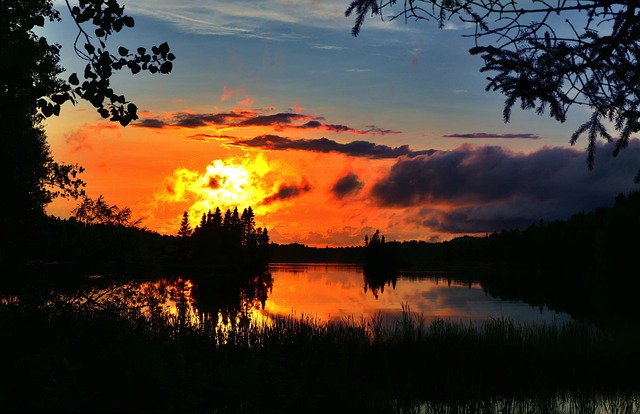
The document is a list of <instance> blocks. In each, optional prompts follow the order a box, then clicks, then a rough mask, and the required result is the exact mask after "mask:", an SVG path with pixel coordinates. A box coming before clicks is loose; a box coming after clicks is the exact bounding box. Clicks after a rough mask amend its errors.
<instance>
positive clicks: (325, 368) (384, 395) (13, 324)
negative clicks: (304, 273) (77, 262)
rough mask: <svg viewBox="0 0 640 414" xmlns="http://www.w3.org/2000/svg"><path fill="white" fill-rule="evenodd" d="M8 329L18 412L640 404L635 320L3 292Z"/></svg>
mask: <svg viewBox="0 0 640 414" xmlns="http://www.w3.org/2000/svg"><path fill="white" fill-rule="evenodd" d="M0 330H1V331H2V332H3V336H4V339H3V341H2V343H1V344H0V347H1V348H2V350H1V352H0V355H1V356H0V358H1V361H0V364H1V365H2V367H3V369H2V371H3V374H2V382H3V384H2V387H1V389H2V391H1V392H0V406H1V407H3V408H4V409H9V410H22V411H43V410H46V411H82V412H158V413H160V412H209V413H211V412H243V413H244V412H247V413H250V412H260V413H262V412H265V413H266V412H274V413H275V412H278V413H283V412H285V413H286V412H335V410H336V409H337V408H341V409H342V410H343V411H342V412H367V413H372V412H374V413H375V412H411V410H413V409H417V408H418V407H422V408H423V409H425V410H431V411H427V412H438V411H439V410H445V411H444V412H453V411H451V410H452V409H454V408H452V407H457V408H455V410H458V412H475V411H477V409H479V408H480V407H484V408H483V410H484V411H483V412H563V411H559V410H556V411H548V409H549V408H550V407H553V406H557V407H559V408H560V407H563V405H562V404H565V405H564V406H567V405H566V401H569V402H570V403H571V404H577V405H575V406H573V408H576V407H578V408H579V407H582V406H584V407H587V408H588V407H594V406H596V405H598V404H600V405H611V404H615V405H616V406H620V407H621V408H625V407H626V408H625V409H627V410H632V411H625V412H637V411H633V410H637V409H638V396H639V395H640V394H639V393H640V381H638V380H637V373H638V372H640V355H639V353H638V349H640V328H638V326H636V325H632V326H626V327H617V328H615V329H614V328H611V329H608V330H598V329H595V328H593V327H592V326H589V325H586V324H577V323H574V324H568V325H544V326H527V325H518V324H515V323H513V322H510V321H506V320H496V321H491V322H489V323H487V324H486V325H483V326H476V327H472V326H469V325H461V324H453V323H447V322H443V321H436V322H434V323H433V324H428V325H427V324H424V323H423V322H422V321H421V319H420V317H419V315H416V314H412V313H411V312H409V310H408V309H406V311H405V313H404V315H403V318H402V319H401V320H398V321H396V323H395V324H394V325H392V326H386V325H383V324H382V322H381V321H380V320H376V319H375V318H374V319H373V320H370V321H340V322H334V323H318V322H316V321H313V320H309V319H306V320H299V319H293V318H279V319H274V320H273V321H272V324H271V325H266V324H260V325H254V324H252V323H251V322H249V321H235V322H234V323H231V324H227V325H224V326H223V325H216V324H215V323H214V321H211V320H208V321H203V320H197V319H195V320H189V319H185V318H179V317H171V316H169V315H167V314H160V313H157V314H155V315H151V316H150V317H145V316H141V314H140V310H139V309H135V310H124V309H120V310H117V311H116V310H113V309H111V310H102V311H101V310H94V311H86V310H84V311H78V310H77V309H74V308H73V307H72V306H65V305H62V304H53V303H50V304H40V305H38V306H27V305H25V304H20V303H19V302H18V301H17V300H16V301H11V300H5V302H4V303H3V304H2V305H1V306H0ZM563 401H565V403H563ZM420 404H422V405H420ZM505 406H509V407H512V410H511V411H504V407H505ZM447 407H449V408H447ZM514 407H521V409H522V410H524V411H514V409H513V408H514ZM545 407H546V408H545ZM538 408H540V409H543V410H542V411H540V410H538ZM344 410H346V411H344ZM460 410H462V411H460ZM468 410H472V411H468ZM492 410H493V411H492ZM545 410H546V411H545ZM570 412H579V411H575V410H573V409H572V411H570ZM583 412H589V411H583ZM591 412H592V411H591ZM621 412H622V411H621Z"/></svg>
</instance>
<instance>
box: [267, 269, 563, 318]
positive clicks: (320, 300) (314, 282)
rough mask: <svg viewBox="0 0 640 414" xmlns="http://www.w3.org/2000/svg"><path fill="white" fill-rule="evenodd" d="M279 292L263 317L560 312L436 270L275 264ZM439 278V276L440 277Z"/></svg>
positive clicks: (275, 285) (275, 288)
mask: <svg viewBox="0 0 640 414" xmlns="http://www.w3.org/2000/svg"><path fill="white" fill-rule="evenodd" d="M271 272H272V274H273V290H272V292H271V293H270V294H269V297H268V299H267V301H266V304H265V309H264V311H263V315H279V316H291V315H293V316H296V317H302V316H304V317H308V318H311V319H315V320H318V321H330V320H331V321H337V320H343V319H350V318H353V319H355V320H360V319H364V320H370V319H371V318H374V317H377V316H378V315H379V314H380V315H382V316H384V317H391V318H400V315H401V314H402V312H403V307H404V309H406V308H407V307H408V308H409V310H410V311H411V312H413V313H416V314H418V315H420V316H421V317H423V318H424V320H425V322H429V321H432V320H434V319H448V320H458V321H463V322H467V321H486V320H489V319H492V318H503V317H504V318H511V319H515V320H522V321H525V322H529V321H550V320H553V319H554V318H556V317H557V315H555V313H554V312H544V313H543V312H542V311H541V310H540V309H538V308H534V307H532V306H529V305H527V304H524V303H522V302H508V301H502V300H500V299H497V298H493V297H490V296H488V295H486V294H485V293H484V291H483V290H482V288H481V286H480V285H479V284H478V283H475V282H474V283H471V282H460V281H457V282H456V281H452V280H451V279H447V278H443V277H442V275H438V274H436V273H433V272H423V273H420V277H415V275H413V276H411V275H408V274H403V275H400V276H397V275H396V277H395V278H391V277H390V278H388V279H385V278H384V277H383V278H381V280H379V281H378V282H375V281H372V280H370V278H369V279H367V278H365V274H364V272H363V269H362V268H361V267H359V266H355V265H351V266H349V265H335V264H326V265H325V264H298V265H291V264H286V265H285V264H276V265H272V267H271ZM438 276H439V277H438Z"/></svg>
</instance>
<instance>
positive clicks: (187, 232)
mask: <svg viewBox="0 0 640 414" xmlns="http://www.w3.org/2000/svg"><path fill="white" fill-rule="evenodd" d="M191 233H193V230H192V229H191V225H190V224H189V213H188V212H186V211H185V212H184V213H182V221H181V222H180V229H179V230H178V236H179V237H189V236H191Z"/></svg>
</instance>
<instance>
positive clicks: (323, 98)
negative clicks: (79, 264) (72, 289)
mask: <svg viewBox="0 0 640 414" xmlns="http://www.w3.org/2000/svg"><path fill="white" fill-rule="evenodd" d="M348 3H349V2H348V1H345V0H342V1H334V0H331V1H326V0H323V1H295V0H281V1H275V0H274V1H254V0H252V1H248V0H245V1H225V2H223V1H215V0H182V1H169V0H144V1H143V0H139V1H135V2H134V1H128V2H127V1H122V4H125V10H126V11H127V12H128V14H129V15H131V16H132V17H134V18H135V21H136V26H135V28H134V29H128V30H123V32H121V33H119V34H117V35H116V36H114V37H112V38H110V42H111V43H110V45H111V49H112V50H113V51H114V53H117V52H115V51H116V50H117V47H118V46H120V45H123V46H125V47H128V48H132V49H133V48H136V47H138V46H143V47H147V48H150V47H151V46H152V45H158V44H160V43H162V42H164V41H167V42H168V43H169V45H170V46H171V51H172V52H173V53H174V54H175V55H176V56H177V59H176V60H175V62H174V69H173V71H172V73H171V74H169V75H150V74H146V73H140V74H138V75H136V76H132V75H131V74H129V73H123V74H122V75H118V76H116V77H115V78H114V79H113V86H114V89H116V91H117V92H118V93H121V94H125V95H126V97H127V98H128V99H129V100H131V101H133V102H135V103H136V105H137V106H138V107H139V108H140V110H139V115H140V119H139V120H138V121H135V122H134V123H132V124H131V125H129V126H127V127H126V128H122V127H120V126H119V125H116V124H114V123H110V122H109V121H107V120H103V119H101V118H100V116H99V115H98V114H97V113H96V112H95V110H94V109H93V108H92V107H91V106H90V105H89V104H84V103H83V104H80V105H78V106H76V107H73V106H71V105H70V104H66V105H65V106H64V107H63V110H62V114H61V117H60V118H55V119H50V120H49V121H47V127H46V130H47V134H48V139H49V143H50V145H51V149H52V152H53V155H54V158H55V159H56V160H57V161H59V162H66V163H74V164H75V163H78V164H80V165H81V166H83V167H85V169H86V172H85V173H84V174H83V179H84V181H86V182H87V187H86V190H87V193H88V195H89V196H90V197H92V198H97V197H98V196H100V195H102V196H104V198H105V200H106V201H107V202H108V203H110V204H116V205H118V206H119V207H121V208H123V207H129V208H131V210H132V213H133V217H134V219H138V218H141V219H142V225H143V226H145V227H147V228H149V229H151V230H154V231H158V232H161V233H165V234H176V233H177V231H178V228H179V225H180V219H181V216H182V214H183V212H184V211H188V212H189V214H190V217H191V218H192V225H193V226H195V225H196V224H197V222H198V221H199V218H200V216H201V215H202V213H203V212H206V211H207V210H208V209H214V208H215V207H216V206H219V207H220V208H221V209H223V210H226V209H227V208H233V207H236V206H237V207H238V208H239V209H240V210H241V209H243V208H245V207H247V206H251V207H252V208H253V209H254V211H255V213H256V221H257V223H258V225H259V226H266V227H267V228H268V229H269V234H270V236H271V239H272V241H274V242H278V243H289V242H300V243H304V244H308V245H312V246H325V245H329V246H340V245H358V244H362V240H363V239H364V236H365V234H369V235H371V234H372V233H373V232H374V231H375V230H376V229H380V231H381V232H382V233H383V234H385V236H386V238H387V239H388V240H407V239H419V240H427V241H441V240H448V239H450V238H452V237H454V236H457V235H462V234H482V235H484V234H485V233H488V232H489V233H490V232H493V231H499V230H502V229H506V228H522V227H526V226H528V225H529V224H532V223H534V222H538V221H539V220H540V219H544V220H546V221H549V220H555V219H566V218H568V217H569V216H570V215H571V214H573V213H576V212H579V211H590V210H593V209H594V208H596V207H598V206H601V205H607V204H611V203H612V202H613V199H614V197H615V196H616V195H617V194H619V193H627V192H629V191H633V190H638V189H639V187H638V186H637V185H634V184H633V177H634V175H635V173H636V172H637V170H638V168H640V164H639V163H638V160H639V159H640V141H638V140H637V139H634V140H632V142H631V143H630V145H629V147H628V148H627V149H626V150H624V151H623V152H622V153H621V154H620V155H619V156H618V157H617V158H613V157H612V156H611V150H612V148H611V147H605V146H602V147H601V148H599V149H598V152H597V156H596V166H595V169H594V170H593V171H589V170H588V169H587V167H586V153H585V147H586V137H583V138H582V139H581V140H580V141H579V142H578V144H577V145H576V146H575V147H572V146H570V145H569V138H570V136H571V133H572V132H573V131H574V130H575V128H576V127H577V126H578V125H580V124H581V123H583V122H584V121H585V120H586V117H587V116H588V114H589V113H588V110H587V109H586V108H576V109H575V110H574V111H573V112H572V113H570V114H569V120H568V121H567V122H566V123H565V124H559V123H557V122H556V121H554V120H552V119H551V118H549V117H548V115H544V116H537V115H535V113H533V112H530V111H529V112H524V111H521V110H519V109H517V108H516V109H514V111H513V115H512V120H511V122H510V123H508V124H505V123H503V121H502V104H503V100H504V97H503V96H502V95H500V94H498V93H495V92H487V91H485V86H486V79H485V78H486V76H488V75H490V74H487V73H480V72H479V69H480V68H481V66H482V61H481V59H480V58H478V57H474V56H471V55H470V54H469V53H468V49H469V48H470V47H472V46H473V39H471V38H465V37H463V36H464V35H465V34H470V33H472V28H469V27H465V26H464V25H463V24H461V23H459V22H457V21H453V22H452V23H451V24H450V25H449V26H448V27H447V28H446V29H444V30H440V29H438V28H437V26H436V25H435V24H434V23H433V22H431V23H430V22H409V23H408V24H405V22H404V20H402V21H400V20H398V21H394V22H389V21H388V20H387V19H385V21H381V20H380V19H379V18H371V19H369V20H368V21H367V22H366V23H365V25H364V27H363V29H362V32H361V34H360V36H358V37H357V38H356V37H353V36H352V35H351V27H352V24H353V18H347V17H345V16H344V10H345V9H346V7H347V6H348ZM56 6H58V8H59V9H60V10H61V11H62V18H63V22H62V23H55V24H47V25H46V27H45V29H44V31H43V34H44V35H46V36H47V37H48V39H49V40H50V41H55V42H58V43H60V44H61V45H63V49H62V65H63V66H64V67H65V68H66V69H68V71H69V72H68V73H67V75H65V76H68V74H70V73H71V72H79V73H81V72H82V68H83V67H84V63H83V61H81V60H80V59H79V58H77V57H76V56H75V54H74V53H73V41H74V39H75V36H76V34H77V31H76V29H75V28H74V26H73V21H72V20H71V18H70V17H69V14H68V11H67V10H66V9H65V7H66V6H65V4H64V2H60V1H57V2H56ZM76 203H77V202H75V201H65V200H60V201H56V202H54V203H53V204H52V205H51V206H50V208H49V212H50V213H51V214H55V215H58V216H61V217H68V216H69V212H70V210H71V209H72V208H73V207H74V206H75V205H76Z"/></svg>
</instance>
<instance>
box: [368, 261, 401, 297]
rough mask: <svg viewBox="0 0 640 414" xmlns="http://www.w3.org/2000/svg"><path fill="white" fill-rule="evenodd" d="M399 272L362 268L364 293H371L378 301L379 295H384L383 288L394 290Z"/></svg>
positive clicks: (392, 269) (393, 269) (395, 270)
mask: <svg viewBox="0 0 640 414" xmlns="http://www.w3.org/2000/svg"><path fill="white" fill-rule="evenodd" d="M399 276H400V270H399V269H396V268H384V267H383V268H380V269H375V268H372V267H366V266H365V267H364V269H363V278H364V293H365V294H366V293H367V291H369V290H370V291H371V294H372V295H373V297H374V298H376V299H378V297H379V295H380V294H382V293H384V287H385V286H391V287H392V288H393V289H395V288H396V283H397V282H398V277H399Z"/></svg>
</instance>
